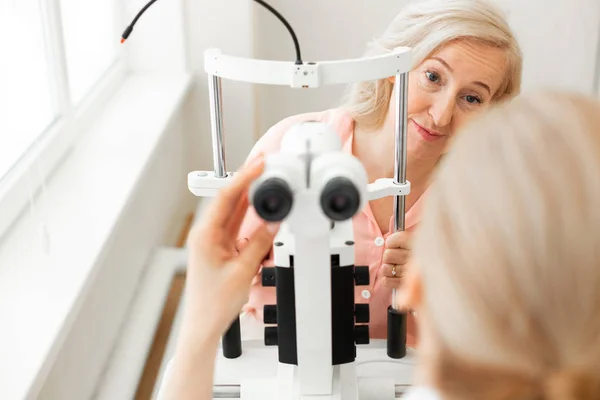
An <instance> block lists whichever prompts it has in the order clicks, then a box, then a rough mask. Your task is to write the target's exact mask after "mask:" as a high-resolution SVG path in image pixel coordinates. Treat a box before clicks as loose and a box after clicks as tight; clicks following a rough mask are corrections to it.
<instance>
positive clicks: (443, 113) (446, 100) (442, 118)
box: [429, 96, 455, 127]
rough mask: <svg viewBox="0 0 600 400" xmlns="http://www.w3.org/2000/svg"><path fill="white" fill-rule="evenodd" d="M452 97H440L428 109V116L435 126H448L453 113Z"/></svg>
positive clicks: (453, 101)
mask: <svg viewBox="0 0 600 400" xmlns="http://www.w3.org/2000/svg"><path fill="white" fill-rule="evenodd" d="M454 106H455V100H454V96H440V97H439V98H437V99H436V100H435V101H434V103H433V104H432V105H431V108H430V109H429V115H431V118H432V119H433V122H434V123H435V125H436V126H439V127H443V126H447V125H449V124H450V122H451V121H452V114H453V113H454Z"/></svg>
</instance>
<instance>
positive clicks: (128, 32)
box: [121, 0, 156, 43]
mask: <svg viewBox="0 0 600 400" xmlns="http://www.w3.org/2000/svg"><path fill="white" fill-rule="evenodd" d="M155 2H156V0H150V1H149V2H148V4H146V5H145V6H144V8H142V9H141V10H140V11H139V12H138V13H137V15H136V16H135V18H134V19H133V21H131V23H130V24H129V26H128V27H127V28H126V29H125V31H124V32H123V34H122V35H121V43H123V42H124V41H126V40H127V38H128V37H129V35H131V31H133V27H134V25H135V24H136V23H137V21H138V19H140V17H141V16H142V14H143V13H145V12H146V10H147V9H148V8H150V6H151V5H152V4H154V3H155Z"/></svg>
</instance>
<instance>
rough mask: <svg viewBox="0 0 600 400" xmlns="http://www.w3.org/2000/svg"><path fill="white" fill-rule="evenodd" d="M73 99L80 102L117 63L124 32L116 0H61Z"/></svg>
mask: <svg viewBox="0 0 600 400" xmlns="http://www.w3.org/2000/svg"><path fill="white" fill-rule="evenodd" d="M60 5H61V19H62V27H63V33H64V42H65V55H66V62H67V71H68V77H69V86H70V94H71V100H72V101H74V102H75V103H78V102H79V101H80V100H81V99H82V97H83V96H84V95H85V94H86V93H87V92H88V91H89V90H90V88H91V87H92V86H93V85H94V84H95V83H96V82H97V81H98V79H99V78H100V77H101V76H102V75H103V74H104V72H105V71H106V70H107V69H108V67H109V66H110V65H111V64H112V63H113V61H114V59H115V55H116V47H115V46H116V45H117V44H118V43H119V37H120V33H117V29H116V28H117V27H116V26H115V18H114V12H115V10H114V9H115V7H114V6H115V2H114V1H113V0H101V1H85V0H60Z"/></svg>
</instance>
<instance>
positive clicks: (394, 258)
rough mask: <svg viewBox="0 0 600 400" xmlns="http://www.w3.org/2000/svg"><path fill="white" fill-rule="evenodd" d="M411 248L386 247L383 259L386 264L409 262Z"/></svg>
mask: <svg viewBox="0 0 600 400" xmlns="http://www.w3.org/2000/svg"><path fill="white" fill-rule="evenodd" d="M409 257H410V250H406V249H386V250H384V252H383V257H382V261H383V262H384V263H386V264H399V265H404V264H406V263H407V262H408V259H409Z"/></svg>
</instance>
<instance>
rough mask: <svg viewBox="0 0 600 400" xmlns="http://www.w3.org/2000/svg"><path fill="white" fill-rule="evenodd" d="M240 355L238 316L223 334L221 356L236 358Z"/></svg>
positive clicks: (240, 342)
mask: <svg viewBox="0 0 600 400" xmlns="http://www.w3.org/2000/svg"><path fill="white" fill-rule="evenodd" d="M241 355H242V333H241V328H240V317H237V318H236V319H235V320H234V321H233V323H232V324H231V326H230V327H229V328H228V329H227V331H226V332H225V334H224V335H223V356H224V357H225V358H238V357H239V356H241Z"/></svg>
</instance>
